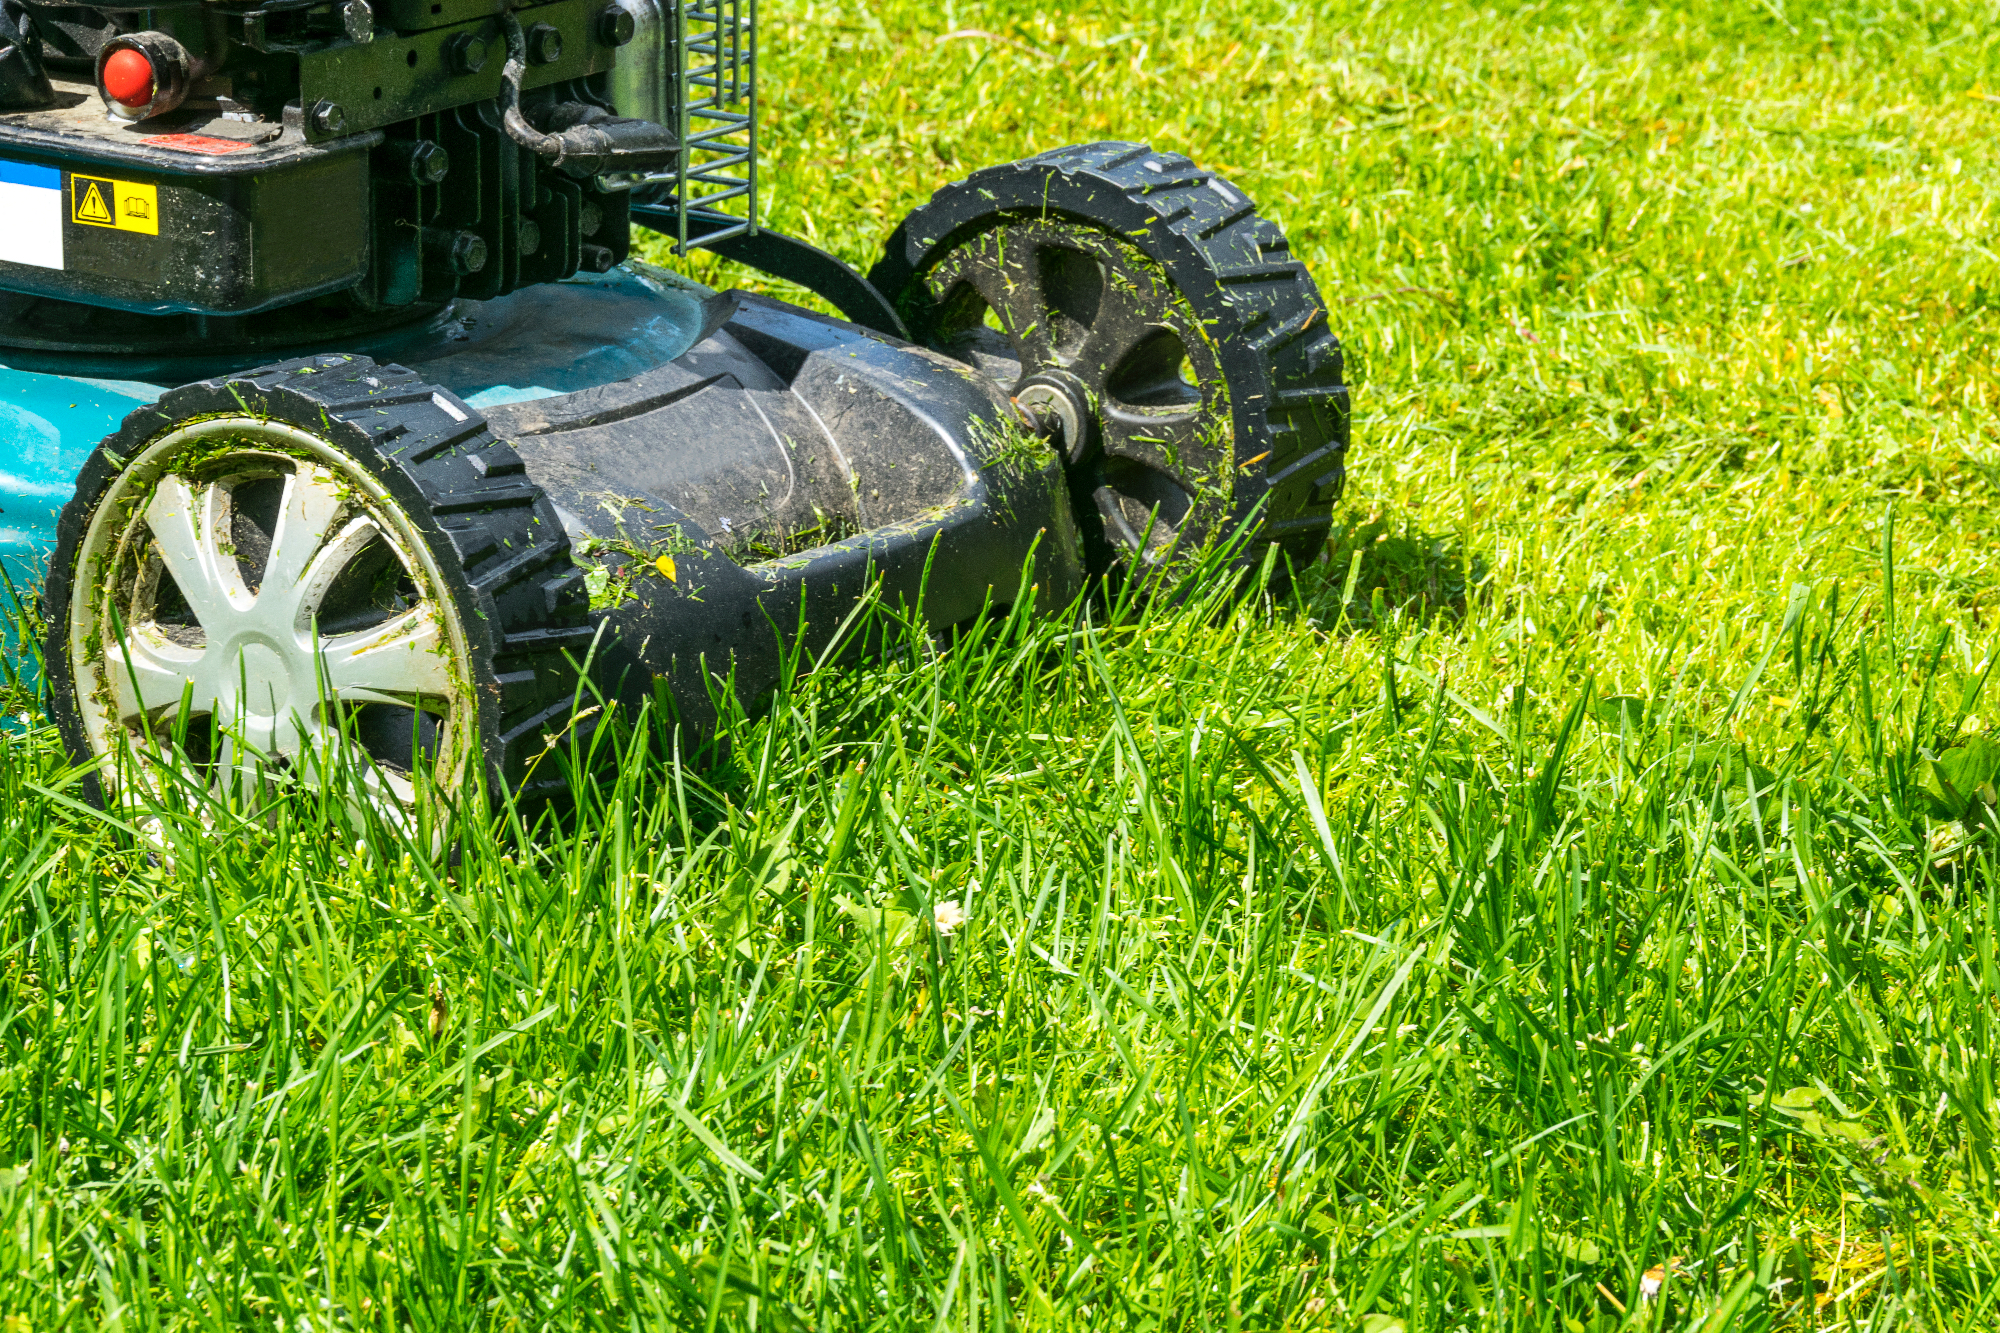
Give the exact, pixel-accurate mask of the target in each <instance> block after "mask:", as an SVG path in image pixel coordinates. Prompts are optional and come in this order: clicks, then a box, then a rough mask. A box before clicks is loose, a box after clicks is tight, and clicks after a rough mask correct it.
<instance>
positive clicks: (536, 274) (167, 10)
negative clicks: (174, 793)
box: [0, 0, 1347, 811]
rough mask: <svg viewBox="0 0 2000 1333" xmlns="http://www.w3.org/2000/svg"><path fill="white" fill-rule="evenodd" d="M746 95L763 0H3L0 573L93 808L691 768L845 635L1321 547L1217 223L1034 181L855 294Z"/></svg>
mask: <svg viewBox="0 0 2000 1333" xmlns="http://www.w3.org/2000/svg"><path fill="white" fill-rule="evenodd" d="M755 71H756V56H755V24H754V11H753V9H752V8H751V7H750V5H749V4H748V3H747V0H743V2H741V3H736V2H732V0H613V2H612V3H606V0H547V2H546V3H528V4H513V5H509V4H506V3H502V2H500V0H337V2H335V3H325V2H324V0H263V2H262V3H257V2H255V0H167V2H166V3H162V4H156V5H153V6H151V7H149V8H145V9H126V8H109V7H98V6H90V5H73V4H53V3H45V2H44V0H0V440H4V443H5V445H6V449H5V453H4V455H0V510H4V518H5V522H4V524H0V557H4V559H5V561H6V563H7V567H8V571H9V573H10V574H11V575H12V576H13V578H14V580H15V582H16V585H17V586H20V587H23V588H24V589H25V588H33V587H36V586H40V587H42V589H43V597H42V606H43V608H44V611H45V614H46V619H47V638H46V646H45V652H44V654H43V670H44V671H45V673H46V683H47V688H48V693H49V697H50V699H51V701H52V706H53V709H54V713H55V719H56V722H57V724H58V726H59V727H60V729H61V732H62V734H63V737H64V739H65V741H66V743H67V744H68V746H69V747H70V749H71V751H72V752H73V754H74V756H75V757H76V758H77V760H78V761H79V762H89V761H99V764H98V768H97V776H96V783H97V788H96V794H97V795H98V796H99V797H100V798H101V799H104V800H107V801H111V802H117V801H119V800H120V799H121V798H122V799H132V798H136V797H139V796H141V795H151V796H157V795H159V794H160V793H162V792H165V791H168V790H170V789H178V790H183V791H198V792H202V793H207V794H210V795H214V794H230V795H232V798H233V796H234V795H235V794H242V793H248V794H251V795H252V796H255V795H256V794H257V793H260V792H263V791H265V790H267V788H268V787H269V785H270V784H272V783H274V782H275V783H280V784H282V783H284V782H287V781H296V780H299V779H301V778H304V777H307V776H310V775H313V774H333V773H335V772H336V771H338V772H339V773H342V774H347V775H349V776H350V778H351V780H353V781H356V782H359V783H360V784H361V788H362V791H361V795H362V797H363V798H364V799H365V800H366V801H367V802H368V803H370V804H372V805H374V806H376V807H379V808H380V809H383V810H385V811H407V809H408V808H409V806H410V803H411V802H413V801H415V800H417V799H418V796H419V792H420V790H421V789H425V788H427V786H428V784H426V783H424V782H422V781H420V780H419V778H420V775H424V774H428V775H430V776H431V777H433V778H435V779H437V780H438V781H439V782H441V783H442V784H444V786H445V788H446V789H450V790H458V789H460V788H461V787H462V785H463V782H464V780H465V779H466V778H468V777H469V776H472V775H473V774H475V773H483V774H484V775H485V776H486V777H487V778H488V779H489V781H490V782H494V783H499V784H503V785H504V786H505V787H507V788H508V789H510V790H513V791H516V792H529V791H533V790H535V789H536V788H538V787H539V786H542V785H546V784H549V783H551V782H554V781H556V780H558V773H557V772H556V765H555V764H553V763H549V762H544V760H543V756H544V755H545V754H546V752H547V751H548V749H549V748H550V747H551V745H552V744H554V743H555V738H558V737H561V736H563V735H565V734H567V733H569V732H570V731H571V728H572V723H573V721H574V720H575V719H574V716H573V715H574V714H575V713H576V712H577V710H578V702H579V699H580V698H581V699H583V700H585V701H586V702H588V701H589V699H590V697H591V695H592V694H593V693H601V694H604V695H607V696H609V697H613V698H625V699H637V698H641V697H662V698H665V699H668V700H670V701H671V704H672V706H673V708H675V709H676V710H677V711H678V713H679V714H680V716H681V718H682V720H683V721H684V722H685V723H686V724H687V725H688V727H689V728H690V729H691V730H692V731H693V732H695V733H699V732H701V731H703V730H705V729H707V728H709V727H712V725H713V720H714V717H715V710H714V700H715V699H716V698H717V697H719V695H718V691H721V690H734V691H736V692H737V693H738V695H739V696H741V697H743V698H745V699H753V698H754V697H755V696H757V695H758V694H760V693H761V692H762V691H764V690H766V689H767V688H768V687H769V686H770V684H771V683H772V682H773V681H774V680H776V679H777V678H778V675H779V671H780V667H781V664H782V661H783V656H784V654H785V653H786V652H788V651H804V652H807V653H814V652H817V651H818V650H820V649H821V648H823V647H824V646H825V645H826V644H828V643H830V642H832V641H833V639H834V637H835V636H836V635H837V634H838V633H839V631H840V627H841V626H842V624H843V623H844V622H845V621H846V620H847V618H848V617H849V615H850V614H851V613H852V611H853V610H854V609H855V607H856V606H857V605H858V604H859V603H860V602H861V600H862V599H863V598H864V597H866V596H869V595H871V594H880V595H882V596H884V597H886V598H888V599H889V600H890V601H892V602H901V603H903V604H904V605H906V606H908V607H910V608H912V609H913V610H914V611H915V612H916V613H918V614H919V615H921V617H922V618H923V619H924V620H925V622H927V623H928V624H930V625H931V626H933V627H936V628H937V629H940V630H942V629H945V628H948V627H950V626H952V625H955V624H959V623H962V622H965V621H967V620H970V619H971V618H973V617H976V616H978V615H980V614H982V613H984V612H986V611H989V610H990V609H992V608H993V607H995V606H996V605H1004V604H1005V603H1006V602H1007V601H1008V600H1009V599H1011V598H1013V597H1014V596H1015V595H1016V590H1017V588H1018V587H1020V586H1021V584H1022V579H1023V574H1024V572H1025V573H1026V575H1027V579H1028V581H1029V582H1031V583H1034V584H1036V585H1038V587H1039V602H1040V604H1048V605H1060V604H1062V603H1064V602H1065V601H1067V600H1068V598H1069V597H1070V596H1071V595H1072V594H1073V593H1074V592H1075V591H1076V590H1078V589H1079V588H1080V587H1082V586H1083V584H1084V583H1085V581H1086V580H1087V579H1089V578H1091V577H1093V576H1096V575H1101V574H1106V573H1112V572H1115V571H1117V570H1119V569H1121V568H1126V569H1130V568H1138V567H1141V566H1146V565H1156V564H1158V563H1159V562H1162V561H1168V560H1173V559H1177V558H1179V557H1180V555H1181V554H1182V553H1184V552H1186V551H1187V550H1189V549H1190V548H1191V547H1192V546H1193V545H1195V544H1197V543H1200V542H1203V541H1206V540H1209V539H1211V538H1216V537H1220V536H1224V535H1227V534H1228V533H1229V532H1230V531H1231V530H1232V529H1235V528H1238V527H1240V526H1242V525H1244V524H1246V523H1248V524H1250V525H1252V526H1253V529H1254V536H1255V538H1256V539H1257V540H1258V541H1262V542H1279V543H1282V544H1283V545H1285V546H1286V547H1287V548H1289V549H1290V550H1291V551H1292V552H1293V554H1294V555H1297V556H1309V555H1310V554H1311V553H1312V552H1313V551H1314V550H1315V548H1316V547H1317V546H1318V545H1319V543H1320V542H1321V541H1322V540H1323V538H1324V534H1325V531H1326V525H1327V522H1328V517H1329V512H1330V507H1331V504H1332V502H1333V499H1334V497H1335V495H1336V494H1337V492H1338V490H1339V486H1340V482H1341V477H1342V471H1341V460H1342V455H1343V452H1344V449H1345V445H1346V439H1347V411H1346V398H1345V390H1344V389H1343V388H1342V387H1341V381H1340V352H1339V345H1338V343H1337V342H1336V341H1335V339H1334V338H1333V336H1332V335H1331V333H1330V332H1329V331H1328V327H1327V317H1326V311H1325V309H1324V307H1323V306H1322V304H1321V302H1320V298H1319V294H1318V292H1317V290H1316V289H1315V287H1314V284H1313V282H1312V279H1311V277H1310V276H1309V275H1308V274H1307V272H1306V271H1305V269H1304V267H1303V266H1302V265H1301V264H1299V263H1298V262H1297V261H1296V260H1294V259H1293V258H1292V257H1291V255H1290V253H1289V251H1288V249H1287V246H1286V243H1285V240H1284V237H1283V236H1282V235H1281V234H1280V233H1279V231H1278V230H1277V228H1275V227H1274V226H1272V225H1271V224H1270V223H1269V222H1267V221H1265V220H1263V219H1262V218H1260V217H1259V216H1258V215H1257V213H1256V211H1255V209H1254V207H1253V206H1252V204H1251V203H1250V201H1249V200H1248V199H1247V198H1245V197H1244V195H1243V194H1242V193H1241V192H1240V191H1238V190H1237V189H1236V188H1235V187H1234V186H1232V185H1231V184H1229V183H1228V182H1226V181H1224V180H1222V179H1220V178H1219V177H1216V176H1214V175H1212V174H1210V173H1208V172H1205V171H1202V170H1200V169H1199V168H1197V167H1195V166H1194V165H1193V164H1192V163H1190V162H1189V161H1187V160H1186V159H1185V158H1182V157H1179V156H1177V155H1174V154H1169V153H1156V152H1154V151H1152V150H1150V149H1148V148H1145V147H1143V146H1139V145H1134V144H1124V143H1108V144H1093V145H1087V146H1084V147H1079V148H1072V149H1063V150H1059V151H1056V152H1052V153H1046V154H1043V155H1041V156H1039V157H1035V158H1031V159H1028V160H1026V161H1023V162H1017V163H1012V164H1009V165H1006V166H1001V167H996V168H992V169H988V170H986V171H982V172H978V173H975V174H974V175H973V176H972V177H971V178H970V179H968V180H966V181H962V182H958V183H955V184H951V185H947V186H946V187H944V188H943V189H941V190H940V191H938V192H937V194H936V195H935V196H934V197H933V198H932V200H931V201H930V202H929V203H928V204H926V205H924V206H922V207H920V208H919V209H917V210H916V212H914V213H913V214H911V215H910V216H909V217H908V218H907V219H906V220H905V221H904V222H903V223H902V224H901V225H900V226H899V227H898V228H897V229H896V231H895V233H894V234H893V235H892V236H891V237H890V238H889V241H888V245H887V248H886V250H885V253H884V254H883V256H882V257H881V259H880V261H879V262H878V263H877V264H876V265H875V267H874V269H873V270H872V272H871V273H870V274H869V275H868V276H867V277H865V278H864V277H863V276H862V275H861V274H860V273H858V272H857V271H855V270H854V269H851V268H849V267H848V266H847V265H846V264H845V263H843V262H842V261H840V260H839V259H836V258H835V257H833V256H831V255H828V254H826V253H824V252H822V251H820V250H817V249H816V248H814V247H812V246H810V245H807V244H805V243H804V242H801V241H798V240H795V239H793V238H789V237H785V236H782V235H780V234H778V233H774V232H771V231H768V230H765V229H761V228H759V227H758V226H757V225H756V157H755V143H756V121H755V110H756V106H755V103H756V80H755ZM635 225H636V226H639V227H643V228H650V229H652V230H654V231H657V232H659V233H662V234H663V235H664V236H665V238H666V239H667V241H668V242H669V246H668V248H669V249H670V250H671V251H672V252H673V253H676V254H686V253H688V252H689V251H690V250H691V249H693V248H696V247H700V246H707V247H709V248H712V249H714V250H716V251H718V252H720V253H721V254H723V255H725V256H727V257H729V258H732V259H736V260H739V261H741V262H743V263H745V264H748V265H751V266H753V267H756V268H759V269H762V270H764V271H766V272H769V273H772V274H774V275H776V276H779V277H782V278H785V279H788V280H790V281H792V282H795V283H798V284H800V285H802V286H804V287H806V288H808V289H810V290H812V291H814V292H816V293H817V294H819V295H820V296H822V297H823V298H824V299H825V300H826V301H827V302H829V303H830V304H831V305H832V307H833V308H835V309H838V310H840V311H842V312H843V314H844V315H845V316H846V318H845V319H836V318H833V317H830V316H826V315H821V314H817V313H813V312H810V311H807V310H805V309H802V308H800V307H797V306H793V305H788V304H785V303H782V302H778V301H774V300H769V299H765V298H761V297H756V296H751V295H747V294H744V293H741V292H724V293H718V292H715V291H712V290H710V289H708V288H706V287H704V286H701V285H699V284H697V283H695V282H693V281H691V280H689V279H687V278H684V277H681V276H679V275H677V274H675V273H673V272H671V271H668V270H665V269H659V268H654V267H652V266H650V265H646V264H641V263H638V262H636V261H634V260H632V259H631V258H630V251H631V239H630V238H631V235H632V229H633V227H634V226H635ZM585 673H587V674H588V675H589V676H590V678H591V679H589V680H588V681H585V680H583V679H582V677H583V675H584V674H585ZM585 686H588V689H586V688H585ZM334 760H339V761H340V762H339V763H334V762H332V761H334ZM353 775H359V776H353ZM343 780H347V779H343Z"/></svg>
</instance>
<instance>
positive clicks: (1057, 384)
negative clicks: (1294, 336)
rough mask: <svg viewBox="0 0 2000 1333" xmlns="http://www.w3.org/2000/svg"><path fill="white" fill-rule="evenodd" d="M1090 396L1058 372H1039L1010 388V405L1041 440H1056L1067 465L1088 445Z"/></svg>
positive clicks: (1064, 372)
mask: <svg viewBox="0 0 2000 1333" xmlns="http://www.w3.org/2000/svg"><path fill="white" fill-rule="evenodd" d="M1089 402H1090V394H1089V390H1087V389H1086V388H1085V387H1084V385H1083V382H1082V381H1080V380H1078V379H1076V377H1075V376H1074V375H1071V374H1069V373H1068V372H1067V371H1062V370H1046V371H1040V372H1038V373H1036V374H1034V375H1030V376H1029V377H1028V378H1027V379H1026V380H1024V381H1023V382H1022V383H1021V384H1019V385H1017V386H1016V387H1015V389H1014V406H1015V407H1016V408H1017V409H1018V410H1019V411H1020V412H1021V414H1022V415H1023V416H1024V417H1026V418H1028V419H1029V421H1031V422H1032V423H1033V424H1032V425H1031V426H1030V427H1029V429H1031V430H1033V431H1034V432H1035V433H1036V434H1037V435H1040V436H1042V437H1043V438H1044V439H1049V438H1053V439H1055V440H1057V441H1059V447H1060V448H1061V450H1062V452H1063V454H1064V455H1065V456H1066V457H1067V458H1068V459H1069V461H1070V462H1072V463H1075V462H1080V461H1081V460H1082V458H1083V454H1084V450H1085V449H1086V448H1088V447H1089V443H1090V409H1089V406H1088V404H1089Z"/></svg>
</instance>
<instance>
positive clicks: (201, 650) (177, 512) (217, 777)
mask: <svg viewBox="0 0 2000 1333" xmlns="http://www.w3.org/2000/svg"><path fill="white" fill-rule="evenodd" d="M441 586H442V580H441V579H440V578H439V576H438V572H437V570H436V568H435V566H434V564H433V563H432V561H431V559H430V556H429V552H428V550H427V549H426V548H425V546H424V545H423V543H422V542H421V540H419V539H418V537H417V534H416V532H415V530H414V528H413V527H412V525H411V524H410V522H409V521H408V519H407V518H405V517H404V515H403V513H402V511H401V510H400V509H399V508H398V507H397V506H396V505H395V504H394V502H393V501H392V500H391V499H390V497H389V495H388V493H387V492H386V490H384V488H383V487H382V486H381V484H380V483H379V482H378V481H377V480H376V479H375V478H374V477H373V476H372V475H370V474H369V473H367V472H366V471H365V470H364V469H362V468H361V467H360V465H359V464H357V463H356V462H355V461H354V460H353V459H351V458H349V457H348V456H347V455H345V454H343V453H341V452H340V451H338V450H336V449H334V448H332V447H331V446H329V445H327V444H326V443H325V442H324V441H321V440H319V439H317V438H315V437H313V436H312V435H310V434H308V433H306V432H304V431H300V430H298V429H296V428H293V427H291V426H287V425H284V424H282V423H278V422H259V421H255V420H251V419H247V418H246V419H239V420H218V421H207V422H202V423H200V424H198V425H195V426H189V427H184V428H182V429H180V430H177V431H174V432H172V433H171V434H169V435H167V436H166V437H164V438H163V439H161V440H159V441H156V442H155V443H154V444H152V445H150V446H148V447H147V448H146V449H145V450H144V451H142V453H141V454H140V455H139V456H138V457H136V458H135V459H133V461H132V462H131V464H130V465H128V466H127V467H126V469H125V470H124V472H122V473H121V474H120V476H119V477H118V478H117V480H116V481H114V482H113V483H112V485H111V487H110V488H109V489H108V490H107V492H106V495H105V498H104V500H103V502H102V503H101V504H100V505H99V506H98V508H97V510H96V511H95V512H94V513H93V515H92V516H91V520H90V525H89V528H88V530H87V532H86V535H85V538H84V542H83V546H82V549H81V551H80V553H79V560H78V569H77V584H76V593H75V595H74V597H73V598H72V602H71V614H70V634H69V641H70V650H71V666H72V668H73V669H74V671H75V673H76V679H77V686H78V689H77V694H78V701H79V704H80V706H81V709H82V712H83V715H84V726H85V731H86V733H87V734H88V736H89V739H90V742H91V746H92V748H93V750H95V751H96V752H98V753H100V754H104V753H109V752H112V751H114V750H116V749H119V748H121V747H122V748H125V749H127V750H128V751H129V752H130V753H132V754H133V755H135V756H137V757H138V759H139V761H140V766H141V768H142V769H143V768H144V767H146V766H148V765H152V766H157V765H158V764H159V763H161V762H162V760H163V758H164V752H163V748H162V747H163V743H164V742H166V741H167V740H169V739H170V738H171V737H173V736H174V735H175V734H177V733H178V734H181V735H183V736H185V737H187V738H188V741H187V743H186V745H185V746H184V747H183V749H182V753H181V756H180V757H181V758H182V759H191V760H193V762H194V763H195V764H196V765H197V767H205V768H206V769H207V770H208V771H209V773H210V774H211V780H212V783H213V785H216V786H223V787H240V786H242V785H243V784H244V783H246V782H247V781H249V780H251V775H252V773H253V772H255V773H259V774H263V775H266V776H268V775H269V773H270V772H271V771H272V770H274V769H275V770H279V771H285V770H290V771H299V770H301V769H304V770H308V771H310V770H315V769H323V768H324V766H325V761H326V760H327V759H329V758H331V757H332V756H335V755H342V754H345V755H347V756H348V757H350V758H354V759H365V760H366V761H368V762H366V763H364V764H363V765H362V766H361V771H362V772H363V773H364V775H365V776H364V777H363V782H364V784H365V785H366V786H367V787H368V789H369V796H370V799H371V803H374V804H378V805H382V806H385V807H398V808H400V807H405V806H407V805H408V803H409V802H410V801H411V800H412V799H413V797H414V794H415V784H414V782H413V778H414V775H415V774H416V773H417V772H418V771H420V770H424V769H428V770H429V771H431V772H432V773H433V774H434V775H435V776H437V777H438V778H440V779H445V778H449V777H451V776H454V775H455V774H456V773H457V772H458V771H459V770H460V768H461V759H462V755H461V751H462V749H463V741H464V739H465V737H464V736H462V735H461V734H460V733H462V732H464V731H465V730H466V728H465V726H464V725H463V724H464V723H465V722H466V721H467V720H469V714H468V713H467V711H466V701H467V700H468V698H469V697H470V696H469V691H468V690H467V688H466V686H465V684H464V681H465V672H464V670H463V663H464V661H465V653H464V647H463V636H462V635H461V633H460V632H459V627H458V625H457V623H456V619H455V616H454V615H453V613H452V607H451V604H450V602H449V601H448V600H447V599H445V598H443V597H441V596H440V595H439V589H440V588H441ZM201 719H207V721H201ZM197 722H199V726H197V725H194V724H195V723H197ZM197 731H199V732H200V734H201V735H202V736H204V737H212V738H213V740H212V741H211V742H209V743H208V744H207V747H206V752H205V753H203V752H202V750H203V747H202V746H201V745H198V744H196V743H195V741H194V739H193V737H194V735H195V733H196V732H197ZM149 785H150V784H149Z"/></svg>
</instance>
